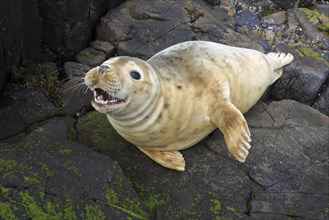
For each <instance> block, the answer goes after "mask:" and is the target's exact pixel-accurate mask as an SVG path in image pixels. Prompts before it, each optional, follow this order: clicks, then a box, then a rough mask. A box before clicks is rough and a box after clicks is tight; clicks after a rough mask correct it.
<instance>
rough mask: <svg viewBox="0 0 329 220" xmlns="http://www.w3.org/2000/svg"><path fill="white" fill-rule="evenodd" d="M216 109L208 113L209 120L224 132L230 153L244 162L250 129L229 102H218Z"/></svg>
mask: <svg viewBox="0 0 329 220" xmlns="http://www.w3.org/2000/svg"><path fill="white" fill-rule="evenodd" d="M218 105H220V106H218V107H217V108H216V111H213V113H212V114H211V115H210V118H211V120H212V121H213V122H214V123H215V124H216V125H217V126H218V128H219V129H220V130H221V132H222V133H223V134H224V138H225V142H226V145H227V147H228V150H229V151H230V153H231V154H232V155H233V156H234V157H235V159H237V160H238V161H240V162H245V160H246V158H247V156H248V154H249V149H250V148H251V146H250V144H249V142H251V139H250V131H249V128H248V124H247V122H246V119H245V118H244V117H243V115H242V113H241V112H240V111H239V110H238V109H237V108H236V107H235V106H234V105H233V104H232V103H231V102H228V101H226V102H224V103H223V102H222V103H219V104H218Z"/></svg>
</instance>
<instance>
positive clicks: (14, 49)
mask: <svg viewBox="0 0 329 220" xmlns="http://www.w3.org/2000/svg"><path fill="white" fill-rule="evenodd" d="M21 10H22V4H21V1H19V0H14V1H11V0H3V1H1V3H0V14H1V21H0V52H1V54H0V64H1V65H0V68H1V69H0V71H1V72H0V94H1V92H2V91H3V89H4V87H5V84H6V83H7V79H8V78H9V72H10V70H11V69H12V68H13V66H18V65H19V62H20V58H21V57H20V56H21V54H22V51H23V47H22V44H23V40H22V34H21V32H22V29H23V27H22V16H23V15H22V11H21Z"/></svg>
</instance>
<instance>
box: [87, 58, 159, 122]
mask: <svg viewBox="0 0 329 220" xmlns="http://www.w3.org/2000/svg"><path fill="white" fill-rule="evenodd" d="M85 84H86V85H87V86H88V87H89V88H90V89H91V90H92V91H93V92H94V99H93V100H92V105H93V107H94V108H95V109H96V110H97V111H99V112H102V113H105V114H110V115H111V116H114V115H116V114H118V115H119V114H129V113H133V112H136V111H139V110H142V109H144V106H147V105H149V102H150V101H151V100H153V96H154V95H156V94H157V93H158V92H159V85H158V84H159V81H158V78H157V75H156V74H155V72H154V69H153V68H152V67H151V66H150V65H149V64H148V63H147V62H145V61H143V60H140V59H137V58H132V57H115V58H111V59H109V60H107V61H105V62H104V63H102V64H101V65H100V66H98V67H95V68H93V69H91V70H90V71H88V73H87V74H86V76H85Z"/></svg>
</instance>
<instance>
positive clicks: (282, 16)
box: [261, 11, 287, 25]
mask: <svg viewBox="0 0 329 220" xmlns="http://www.w3.org/2000/svg"><path fill="white" fill-rule="evenodd" d="M261 20H262V22H267V23H269V24H275V25H282V24H285V23H286V22H287V12H286V11H279V12H276V13H273V14H270V15H268V16H264V17H262V19H261Z"/></svg>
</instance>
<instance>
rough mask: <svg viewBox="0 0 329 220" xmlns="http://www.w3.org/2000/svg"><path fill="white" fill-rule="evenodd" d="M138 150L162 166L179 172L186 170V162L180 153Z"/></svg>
mask: <svg viewBox="0 0 329 220" xmlns="http://www.w3.org/2000/svg"><path fill="white" fill-rule="evenodd" d="M138 148H139V149H140V150H141V151H142V152H143V153H144V154H146V155H147V156H149V157H150V158H151V159H152V160H154V161H155V162H157V163H158V164H160V165H161V166H164V167H167V168H170V169H174V170H179V171H184V170H185V160H184V157H183V155H182V154H181V153H180V152H179V151H152V150H145V149H143V148H140V147H138Z"/></svg>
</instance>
